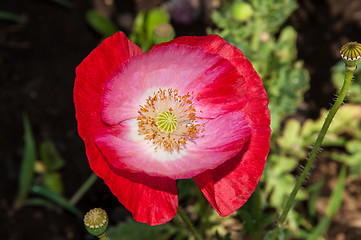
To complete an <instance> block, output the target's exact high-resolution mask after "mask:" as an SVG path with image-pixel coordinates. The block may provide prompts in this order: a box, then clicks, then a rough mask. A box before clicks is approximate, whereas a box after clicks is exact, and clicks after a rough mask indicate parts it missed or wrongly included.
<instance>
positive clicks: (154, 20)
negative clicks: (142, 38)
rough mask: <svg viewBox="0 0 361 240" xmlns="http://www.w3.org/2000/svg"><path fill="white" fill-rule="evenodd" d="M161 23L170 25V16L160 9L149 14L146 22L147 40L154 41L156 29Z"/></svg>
mask: <svg viewBox="0 0 361 240" xmlns="http://www.w3.org/2000/svg"><path fill="white" fill-rule="evenodd" d="M161 23H169V16H168V14H167V13H166V12H165V11H163V10H162V9H160V8H155V9H153V10H151V11H149V12H148V15H147V19H146V22H145V31H146V36H147V40H150V41H151V40H152V39H153V32H154V29H155V27H156V26H157V25H158V24H161Z"/></svg>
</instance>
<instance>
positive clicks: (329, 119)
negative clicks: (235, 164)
mask: <svg viewBox="0 0 361 240" xmlns="http://www.w3.org/2000/svg"><path fill="white" fill-rule="evenodd" d="M355 70H356V67H347V66H346V76H345V81H344V83H343V86H342V88H341V91H340V94H339V96H338V98H337V100H336V102H335V104H334V105H333V106H332V108H331V110H330V111H329V113H328V115H327V117H326V119H325V121H324V123H323V126H322V128H321V131H320V133H319V134H318V137H317V139H316V142H315V146H314V147H313V149H312V151H311V154H310V156H309V158H308V160H307V164H306V166H305V168H304V169H303V171H302V173H301V175H300V176H299V178H298V180H297V182H296V185H295V187H294V188H293V190H292V193H291V195H290V196H289V197H288V200H287V203H286V206H285V208H284V209H283V212H282V214H281V216H280V218H279V220H278V224H277V226H276V229H275V230H274V232H273V235H272V237H271V240H275V239H276V238H277V236H278V234H279V231H280V230H281V228H282V226H283V224H284V223H285V222H286V220H287V215H288V213H289V211H290V210H291V208H292V207H293V205H294V202H295V197H296V194H297V192H298V190H300V188H301V186H302V184H303V182H304V181H305V179H306V176H307V175H308V173H309V172H310V170H311V167H312V165H313V163H314V161H315V159H316V155H317V153H318V152H319V150H320V147H321V144H322V141H323V139H324V137H325V135H326V133H327V130H328V128H329V126H330V124H331V122H332V120H333V118H334V116H335V115H336V112H337V110H338V109H339V108H340V106H341V104H342V103H343V100H344V99H345V97H346V95H347V92H348V89H349V86H350V84H351V80H352V76H353V73H354V71H355Z"/></svg>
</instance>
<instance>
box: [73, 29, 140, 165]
mask: <svg viewBox="0 0 361 240" xmlns="http://www.w3.org/2000/svg"><path fill="white" fill-rule="evenodd" d="M139 54H142V51H141V49H140V48H139V47H138V46H136V45H135V44H134V43H132V42H131V41H130V40H129V39H128V38H126V37H125V35H124V33H122V32H119V33H116V34H114V35H113V36H112V37H110V38H107V39H106V40H104V41H103V42H102V43H101V44H100V45H99V46H98V47H97V48H96V49H94V50H93V51H92V52H91V53H90V54H89V56H87V57H86V58H85V59H84V60H83V61H82V62H81V63H80V65H79V66H78V67H77V68H76V78H75V84H74V104H75V110H76V119H77V121H78V131H79V135H80V136H81V137H82V138H83V140H84V141H85V144H86V147H87V149H88V146H87V145H91V144H92V142H93V138H94V136H95V135H97V134H98V133H99V132H104V131H106V129H107V126H104V124H103V123H102V121H101V118H100V96H101V91H102V88H103V85H104V82H105V81H106V80H107V79H108V78H109V77H110V76H111V74H112V72H113V71H114V70H115V69H117V68H118V67H119V66H120V65H121V64H122V63H123V62H124V61H126V60H127V59H129V58H131V57H134V56H135V55H139ZM90 148H91V147H90ZM89 160H90V161H91V160H92V159H91V156H90V157H89Z"/></svg>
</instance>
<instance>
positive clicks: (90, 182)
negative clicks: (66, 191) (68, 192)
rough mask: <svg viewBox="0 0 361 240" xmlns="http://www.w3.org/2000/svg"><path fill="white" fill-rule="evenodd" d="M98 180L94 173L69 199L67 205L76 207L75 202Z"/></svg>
mask: <svg viewBox="0 0 361 240" xmlns="http://www.w3.org/2000/svg"><path fill="white" fill-rule="evenodd" d="M97 179H98V176H97V175H96V174H95V173H92V174H91V175H90V177H89V178H88V179H87V180H86V181H85V183H83V185H82V186H81V187H80V188H79V189H78V191H76V193H75V194H74V195H73V196H72V197H71V199H70V200H69V203H70V204H71V205H73V206H74V205H76V204H77V202H78V201H79V200H80V199H81V198H82V197H83V196H84V194H85V193H86V192H87V191H88V190H89V188H90V187H91V186H93V184H94V183H95V181H96V180H97Z"/></svg>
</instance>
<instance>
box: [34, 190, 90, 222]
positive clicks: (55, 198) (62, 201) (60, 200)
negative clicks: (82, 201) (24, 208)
mask: <svg viewBox="0 0 361 240" xmlns="http://www.w3.org/2000/svg"><path fill="white" fill-rule="evenodd" d="M31 193H33V194H36V195H39V196H41V197H44V198H46V199H49V200H50V201H52V202H53V203H56V204H58V205H59V206H61V207H62V208H64V209H66V210H68V211H69V212H71V213H73V214H74V215H76V216H77V217H80V218H81V217H82V216H83V214H82V213H81V212H80V211H79V210H78V209H77V208H76V207H74V206H73V205H71V204H70V203H69V201H68V200H67V199H66V198H64V197H63V196H61V195H59V194H57V193H55V192H53V191H51V190H49V189H46V188H44V187H41V186H38V185H35V186H33V187H32V188H31Z"/></svg>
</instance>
